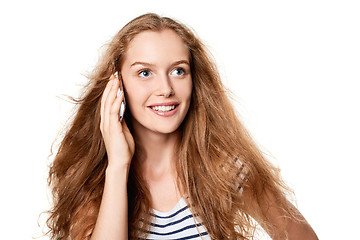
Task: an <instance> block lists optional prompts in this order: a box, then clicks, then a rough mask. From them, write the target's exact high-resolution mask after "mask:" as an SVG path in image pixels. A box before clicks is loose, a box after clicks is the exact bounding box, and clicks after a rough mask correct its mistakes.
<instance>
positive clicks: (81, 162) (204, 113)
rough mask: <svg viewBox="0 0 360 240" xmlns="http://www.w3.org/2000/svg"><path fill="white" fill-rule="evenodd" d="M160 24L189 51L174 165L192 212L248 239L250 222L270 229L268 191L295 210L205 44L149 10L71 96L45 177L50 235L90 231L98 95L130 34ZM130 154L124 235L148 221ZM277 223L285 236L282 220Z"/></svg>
mask: <svg viewBox="0 0 360 240" xmlns="http://www.w3.org/2000/svg"><path fill="white" fill-rule="evenodd" d="M164 29H171V30H173V31H174V32H176V33H177V34H178V35H179V36H180V37H181V38H182V40H183V41H184V43H185V44H186V45H187V46H188V48H189V53H190V65H191V75H192V81H193V91H192V96H191V98H192V99H191V104H190V108H189V111H188V114H187V116H186V118H185V119H184V121H183V123H182V125H181V138H180V141H179V143H178V145H177V147H176V156H177V161H176V173H177V181H178V185H179V186H182V187H183V190H184V192H185V194H187V196H188V197H189V200H188V201H189V206H191V208H190V209H191V211H192V213H193V214H194V215H195V214H198V215H199V217H200V219H201V222H202V224H203V226H204V227H205V228H206V230H207V232H208V233H209V235H210V236H211V238H213V239H253V238H254V232H255V230H256V229H257V224H256V222H257V223H259V224H260V225H261V226H262V227H263V228H265V229H266V230H267V231H268V232H274V227H275V226H274V224H272V223H271V221H270V220H269V219H268V218H267V214H266V213H267V211H268V207H269V206H268V205H266V204H265V205H264V202H266V201H268V199H269V198H268V196H272V197H273V198H274V199H275V201H276V202H277V207H278V210H279V212H280V213H281V214H282V215H283V216H284V217H285V216H291V217H295V216H296V214H295V210H294V209H293V208H292V206H291V205H289V204H288V200H287V195H288V193H290V192H291V191H290V190H289V189H288V188H287V186H286V185H285V184H284V182H283V181H282V179H281V177H280V175H279V170H278V169H277V168H275V167H274V166H273V165H272V164H270V163H269V161H267V160H266V159H265V157H264V154H263V153H262V151H261V150H260V149H259V147H257V145H256V144H255V142H254V141H253V139H252V138H251V136H250V134H249V133H248V132H247V130H246V129H245V127H244V126H243V124H242V123H241V122H240V121H239V119H238V117H237V115H236V112H235V111H234V108H233V106H232V104H231V102H230V101H229V98H228V95H227V93H228V92H227V90H226V89H225V87H224V86H223V84H222V82H221V78H220V75H219V72H218V70H217V67H216V65H215V63H214V61H213V59H212V57H211V54H210V53H209V52H208V51H207V49H206V47H205V46H204V44H203V43H202V42H201V41H200V40H199V38H198V37H197V36H196V35H195V34H194V33H193V32H192V31H191V30H190V29H189V28H188V27H186V26H185V25H183V24H181V23H180V22H178V21H175V20H173V19H171V18H167V17H160V16H158V15H156V14H153V13H149V14H144V15H142V16H139V17H137V18H135V19H133V20H132V21H130V22H129V23H128V24H127V25H125V26H124V27H123V28H122V29H121V30H120V31H119V32H118V33H117V34H116V35H115V36H114V37H113V39H112V41H111V42H110V43H109V44H108V45H107V48H106V50H105V52H104V53H103V56H102V57H101V59H100V61H99V63H98V65H97V67H96V68H95V69H94V71H93V73H92V74H91V75H90V76H89V82H88V84H87V85H86V87H85V91H84V93H83V95H82V96H81V97H80V98H78V99H73V100H74V101H75V103H76V105H77V111H76V115H75V117H74V119H73V120H72V121H71V122H70V124H69V125H68V127H67V129H66V130H65V132H64V135H63V137H62V139H61V142H60V145H59V147H58V149H57V153H56V155H55V158H54V160H53V162H52V164H51V165H50V171H49V177H48V182H49V185H50V187H51V189H52V195H53V206H52V208H51V210H49V217H48V219H47V226H48V227H49V229H50V230H49V232H48V233H47V234H48V235H49V236H50V238H51V239H89V238H90V237H91V234H92V230H93V229H94V226H95V223H96V219H97V215H98V212H99V208H100V202H101V198H102V194H103V188H104V181H105V169H106V167H107V155H106V149H105V145H104V141H103V138H102V135H101V132H100V102H101V96H102V94H103V91H104V89H105V86H106V84H107V82H108V80H109V78H110V76H111V75H112V74H113V73H114V72H116V71H119V70H120V68H121V64H122V59H123V56H124V54H125V53H126V50H127V47H128V45H129V43H130V42H131V40H132V39H133V38H134V37H135V36H136V35H137V34H139V33H141V32H143V31H162V30H164ZM125 116H126V118H125V120H126V122H127V124H128V125H129V126H130V124H131V121H130V118H131V113H130V112H129V111H128V110H127V112H126V113H125ZM129 128H130V130H131V131H132V129H131V126H130V127H129ZM135 149H137V148H135ZM136 156H138V154H137V153H135V155H134V159H133V161H132V163H131V166H130V173H129V179H128V198H129V201H128V202H129V211H128V212H129V225H128V226H129V238H130V239H136V238H139V237H144V234H145V237H146V230H149V228H150V224H149V222H150V213H151V203H150V193H149V191H148V187H147V186H146V183H145V181H144V180H143V178H142V176H141V174H140V173H139V172H138V167H137V164H138V161H137V160H136ZM245 192H246V194H245ZM266 206H267V207H266ZM253 218H255V219H256V222H255V221H254V220H253ZM279 231H280V232H281V233H282V235H283V236H286V231H285V227H284V229H280V230H279V229H277V232H279Z"/></svg>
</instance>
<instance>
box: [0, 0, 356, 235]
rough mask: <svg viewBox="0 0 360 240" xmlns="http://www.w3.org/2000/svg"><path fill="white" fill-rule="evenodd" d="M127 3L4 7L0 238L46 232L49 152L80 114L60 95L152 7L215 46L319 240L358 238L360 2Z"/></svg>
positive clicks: (74, 87)
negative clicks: (71, 116)
mask: <svg viewBox="0 0 360 240" xmlns="http://www.w3.org/2000/svg"><path fill="white" fill-rule="evenodd" d="M129 2H131V3H128V2H125V1H97V2H95V1H25V0H23V1H7V3H5V1H3V2H1V3H0V27H1V28H0V31H1V37H0V41H1V42H0V77H1V88H0V89H1V94H0V98H1V99H0V104H1V106H0V107H1V108H0V109H1V118H0V121H1V122H0V133H1V145H0V146H1V157H0V159H1V174H0V184H1V186H0V187H1V198H0V201H1V204H0V217H1V220H2V223H1V239H31V238H32V237H33V236H39V233H41V229H40V228H39V227H38V225H37V220H38V215H39V214H40V213H41V212H42V211H45V210H47V209H48V208H49V203H48V195H47V183H46V178H47V171H48V168H47V165H48V163H49V160H48V159H47V157H48V155H49V154H50V148H51V144H52V142H53V140H54V139H55V137H56V134H57V132H58V131H59V130H60V129H61V127H62V125H63V124H64V122H65V121H66V119H67V117H69V114H70V109H71V105H70V104H68V103H66V102H65V101H63V100H61V99H60V98H58V96H61V95H62V94H68V95H72V96H77V95H78V94H79V90H80V89H81V88H80V86H81V85H82V84H84V83H85V82H86V78H85V77H84V76H83V75H82V74H86V73H87V72H89V71H91V69H92V68H93V66H94V65H95V63H96V61H97V59H98V56H99V53H100V49H101V46H102V45H104V44H105V43H107V42H108V41H109V40H110V39H111V37H112V36H113V35H114V34H115V33H116V32H117V31H118V30H119V29H120V28H121V27H122V26H123V25H124V24H125V23H127V22H128V21H130V20H131V19H133V18H134V17H136V16H138V15H141V14H143V13H147V12H156V13H159V14H161V15H163V16H170V17H173V18H176V19H178V20H180V21H182V22H183V23H185V24H187V25H189V26H190V27H192V28H193V29H195V31H196V32H197V34H198V35H199V36H200V37H201V39H203V40H204V42H205V43H206V44H207V45H208V46H209V48H210V50H211V51H212V53H213V54H214V56H215V58H216V61H217V63H218V65H219V69H220V71H221V74H222V75H223V79H224V83H225V84H226V86H228V87H229V88H230V89H231V90H232V92H233V94H234V96H235V97H234V104H235V106H236V108H237V110H238V111H239V113H240V115H241V118H242V120H243V121H244V122H245V124H246V126H247V127H248V128H249V130H250V132H251V133H252V134H253V136H254V137H255V139H256V141H257V142H258V143H259V144H260V145H261V147H262V148H263V149H264V150H266V151H267V152H268V153H269V154H271V156H272V157H271V160H272V161H273V162H274V163H275V164H276V165H277V166H279V167H280V168H281V169H282V175H283V177H284V179H285V180H286V181H287V182H288V184H289V185H290V186H291V187H292V188H293V189H294V190H295V193H296V197H297V203H298V208H299V209H300V211H301V212H302V213H303V215H304V216H305V217H306V218H307V220H308V221H309V222H310V224H311V225H312V226H313V228H314V229H315V231H316V232H317V234H318V236H319V237H320V239H360V238H359V236H358V224H359V220H358V217H359V214H360V211H359V202H360V197H359V190H358V184H359V182H360V181H359V161H360V154H359V149H360V148H359V147H360V146H359V145H360V144H359V143H360V141H359V135H360V127H359V123H360V114H359V103H360V94H359V90H360V88H359V81H360V47H359V46H360V44H359V43H360V32H359V31H360V14H359V13H360V8H359V4H358V1H346V0H342V1H340V0H339V1H331V0H329V1H318V0H303V1H296V2H295V1H237V3H236V4H235V1H232V2H231V1H214V2H213V3H211V2H210V1H195V0H192V1H165V0H164V1H129ZM50 160H51V158H50ZM40 223H41V224H43V223H44V217H42V218H40ZM41 239H47V238H45V237H44V238H41Z"/></svg>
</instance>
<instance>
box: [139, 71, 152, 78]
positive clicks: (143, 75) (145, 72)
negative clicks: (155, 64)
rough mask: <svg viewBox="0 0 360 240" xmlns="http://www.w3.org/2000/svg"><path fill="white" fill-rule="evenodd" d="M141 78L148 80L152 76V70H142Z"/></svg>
mask: <svg viewBox="0 0 360 240" xmlns="http://www.w3.org/2000/svg"><path fill="white" fill-rule="evenodd" d="M139 76H140V77H142V78H147V77H149V76H150V70H148V69H145V70H141V71H140V72H139Z"/></svg>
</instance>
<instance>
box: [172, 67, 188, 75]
mask: <svg viewBox="0 0 360 240" xmlns="http://www.w3.org/2000/svg"><path fill="white" fill-rule="evenodd" d="M184 73H185V70H184V69H183V68H175V69H174V70H173V71H172V72H171V75H172V74H175V75H177V76H182V75H184Z"/></svg>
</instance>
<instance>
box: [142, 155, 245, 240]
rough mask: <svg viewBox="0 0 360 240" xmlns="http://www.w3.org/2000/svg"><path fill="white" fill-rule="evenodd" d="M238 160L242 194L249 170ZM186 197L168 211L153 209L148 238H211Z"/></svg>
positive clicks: (209, 239)
mask: <svg viewBox="0 0 360 240" xmlns="http://www.w3.org/2000/svg"><path fill="white" fill-rule="evenodd" d="M238 160H239V159H238V158H235V159H234V161H235V164H236V166H237V168H236V169H237V174H236V175H237V177H239V178H238V179H239V180H240V181H236V187H237V189H238V191H239V192H240V194H241V193H242V191H243V188H242V186H243V183H244V182H245V181H246V180H247V174H248V171H247V170H245V169H244V168H245V165H244V164H243V163H242V162H241V161H238ZM185 199H188V197H187V196H186V197H185V196H184V197H183V198H181V199H180V200H179V202H178V203H177V204H176V205H175V207H174V208H173V209H171V210H170V211H168V212H160V211H157V210H155V209H153V214H152V219H151V224H150V225H151V226H150V232H149V235H148V237H147V239H148V240H155V239H167V240H175V239H177V240H178V239H180V240H187V239H193V240H201V239H203V240H211V238H210V236H209V234H208V233H207V232H206V229H205V227H204V226H203V225H202V224H201V221H200V219H199V217H198V216H196V215H195V218H194V216H193V214H192V213H191V211H190V209H189V207H188V205H187V203H186V200H185Z"/></svg>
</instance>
